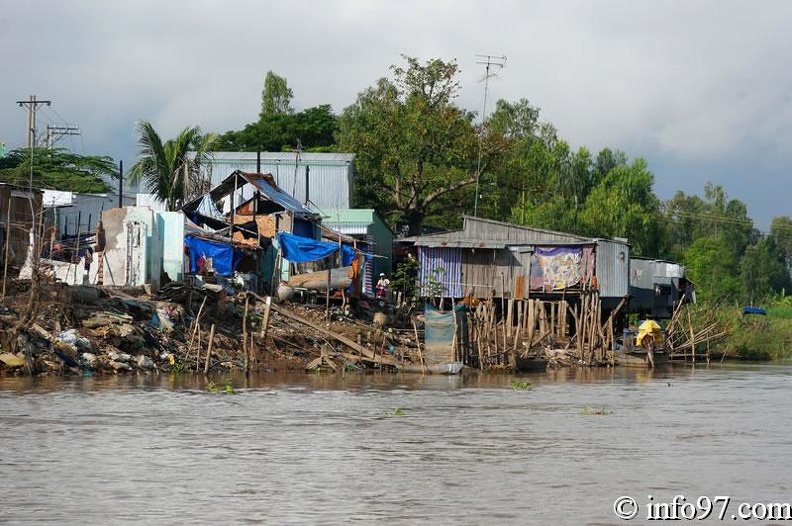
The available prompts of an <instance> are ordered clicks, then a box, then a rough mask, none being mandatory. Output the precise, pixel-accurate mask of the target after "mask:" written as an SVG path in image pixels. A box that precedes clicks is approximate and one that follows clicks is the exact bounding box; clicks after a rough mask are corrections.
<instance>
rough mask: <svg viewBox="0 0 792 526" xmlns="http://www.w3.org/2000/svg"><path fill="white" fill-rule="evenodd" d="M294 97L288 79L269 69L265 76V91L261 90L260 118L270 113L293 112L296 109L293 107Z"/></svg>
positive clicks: (286, 113)
mask: <svg viewBox="0 0 792 526" xmlns="http://www.w3.org/2000/svg"><path fill="white" fill-rule="evenodd" d="M292 97H294V94H293V93H292V90H291V88H289V85H288V83H287V82H286V79H285V78H283V77H281V76H278V75H276V74H275V73H273V72H272V71H267V74H266V75H265V76H264V91H262V92H261V114H260V116H259V118H260V119H264V118H265V117H267V116H270V115H281V114H285V115H288V114H291V113H294V110H293V109H292V107H291V105H290V104H291V100H292Z"/></svg>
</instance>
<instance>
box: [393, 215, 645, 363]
mask: <svg viewBox="0 0 792 526" xmlns="http://www.w3.org/2000/svg"><path fill="white" fill-rule="evenodd" d="M405 241H406V242H407V243H411V244H412V245H413V247H414V249H415V251H416V253H417V257H418V260H419V264H420V267H419V273H418V282H419V283H418V286H419V287H420V290H421V295H422V296H426V297H435V298H442V299H443V300H451V301H459V300H462V299H463V298H466V300H465V301H468V302H469V303H470V304H471V305H476V307H475V309H474V310H475V311H476V312H475V314H473V316H472V319H471V323H470V327H471V328H472V329H471V330H472V331H474V332H476V334H471V338H470V341H473V342H476V341H481V340H482V339H483V340H485V341H486V342H487V343H486V350H483V351H482V349H481V348H478V349H468V350H467V351H465V352H462V353H460V354H462V355H464V356H467V357H468V359H469V360H471V361H474V362H476V363H479V364H482V366H483V363H484V362H487V363H488V365H492V364H493V363H507V362H508V361H509V358H510V357H511V362H512V363H513V361H514V357H515V356H516V355H518V354H526V353H530V352H532V347H533V346H534V345H538V344H540V343H544V344H547V343H548V342H550V341H553V340H555V341H556V342H557V343H558V344H561V345H567V346H574V348H576V349H577V350H578V351H579V354H580V356H581V359H582V360H584V361H586V362H591V363H593V362H603V361H606V360H607V359H608V356H607V351H608V350H612V349H613V348H614V345H615V334H618V325H619V320H620V318H621V315H622V314H623V312H624V310H623V307H624V306H625V304H626V301H627V299H628V297H629V264H630V246H629V244H628V242H627V240H626V239H599V238H588V237H583V236H578V235H575V234H568V233H562V232H554V231H550V230H543V229H538V228H531V227H525V226H520V225H514V224H509V223H503V222H499V221H493V220H489V219H482V218H474V217H465V218H464V224H463V228H462V230H459V231H454V232H444V233H437V234H426V235H421V236H416V237H413V238H408V239H406V240H405ZM487 305H488V306H489V307H486V306H487ZM485 310H486V312H484V311H485ZM498 327H500V329H499V328H498ZM499 331H501V332H502V334H499ZM493 348H494V349H495V352H494V354H493V353H492V352H491V351H492V349H493ZM493 360H494V362H493Z"/></svg>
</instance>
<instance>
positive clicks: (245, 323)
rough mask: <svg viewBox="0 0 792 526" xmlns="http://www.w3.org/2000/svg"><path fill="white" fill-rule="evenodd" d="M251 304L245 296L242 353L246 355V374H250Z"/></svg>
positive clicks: (248, 297)
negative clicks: (249, 319) (248, 339)
mask: <svg viewBox="0 0 792 526" xmlns="http://www.w3.org/2000/svg"><path fill="white" fill-rule="evenodd" d="M249 303H250V296H248V295H247V294H245V314H244V315H243V316H242V352H243V353H244V354H245V373H246V374H247V373H249V372H250V354H249V352H248V341H247V317H248V306H249Z"/></svg>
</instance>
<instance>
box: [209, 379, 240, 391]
mask: <svg viewBox="0 0 792 526" xmlns="http://www.w3.org/2000/svg"><path fill="white" fill-rule="evenodd" d="M206 390H207V391H209V392H210V393H214V394H234V386H233V385H231V382H226V384H225V385H222V386H221V385H217V384H216V383H214V382H211V381H210V382H209V384H208V385H207V386H206Z"/></svg>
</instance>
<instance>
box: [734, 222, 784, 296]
mask: <svg viewBox="0 0 792 526" xmlns="http://www.w3.org/2000/svg"><path fill="white" fill-rule="evenodd" d="M740 278H741V279H742V284H743V299H744V300H745V302H747V303H748V304H749V305H755V304H757V303H760V302H762V301H764V300H765V299H767V298H768V297H769V296H771V295H772V294H773V293H774V292H781V291H783V290H788V288H789V283H790V278H789V272H788V270H787V267H786V261H785V260H784V254H783V251H781V250H779V248H778V246H777V244H776V240H775V238H773V237H772V236H768V237H765V238H762V239H759V240H758V241H757V242H756V243H755V244H754V245H752V246H750V247H748V248H747V249H746V251H745V254H744V255H743V257H742V260H741V261H740Z"/></svg>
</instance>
